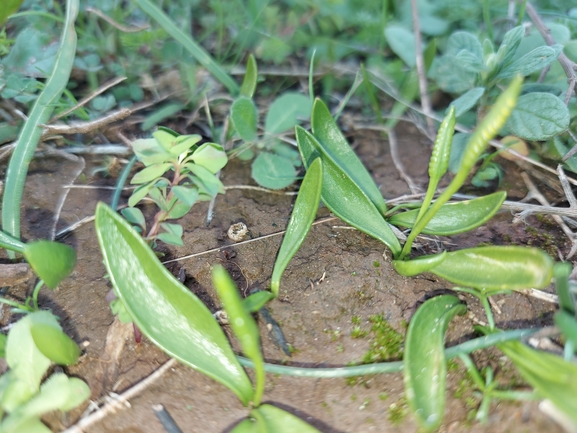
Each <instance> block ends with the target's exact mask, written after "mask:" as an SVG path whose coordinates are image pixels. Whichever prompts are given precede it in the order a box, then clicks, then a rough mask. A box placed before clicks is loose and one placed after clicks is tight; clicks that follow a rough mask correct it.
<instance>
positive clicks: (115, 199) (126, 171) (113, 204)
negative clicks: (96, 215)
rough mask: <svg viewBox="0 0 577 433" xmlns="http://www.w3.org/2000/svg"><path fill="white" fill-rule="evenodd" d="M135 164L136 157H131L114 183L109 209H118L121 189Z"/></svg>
mask: <svg viewBox="0 0 577 433" xmlns="http://www.w3.org/2000/svg"><path fill="white" fill-rule="evenodd" d="M135 162H136V155H133V156H132V158H130V159H129V160H128V164H126V166H125V167H124V170H122V174H121V175H120V177H119V178H118V181H117V182H116V189H115V190H114V194H113V195H112V200H111V201H110V207H111V208H112V209H114V210H116V208H117V207H118V201H119V200H120V194H121V193H122V188H124V185H125V184H126V179H128V175H129V174H130V170H132V167H134V163H135Z"/></svg>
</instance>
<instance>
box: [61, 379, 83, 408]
mask: <svg viewBox="0 0 577 433" xmlns="http://www.w3.org/2000/svg"><path fill="white" fill-rule="evenodd" d="M88 397H90V388H89V387H88V385H87V384H86V383H85V382H84V381H83V380H80V379H78V378H76V377H69V378H68V399H67V400H66V402H65V403H64V404H62V405H60V408H59V409H60V410H61V411H63V412H67V411H69V410H71V409H74V408H75V407H76V406H79V405H80V404H82V403H83V402H84V401H85V400H86V399H87V398H88Z"/></svg>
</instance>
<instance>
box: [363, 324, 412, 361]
mask: <svg viewBox="0 0 577 433" xmlns="http://www.w3.org/2000/svg"><path fill="white" fill-rule="evenodd" d="M369 321H370V322H371V323H372V325H371V330H370V333H369V338H370V341H371V346H370V349H369V351H368V352H367V353H366V354H365V355H364V356H363V360H362V363H363V364H371V363H374V362H385V361H389V360H391V359H399V358H401V356H402V354H403V336H402V335H401V334H400V333H399V332H397V330H395V328H393V327H392V326H391V325H390V324H389V322H388V321H387V320H386V319H385V318H384V317H383V315H382V314H375V315H373V316H370V317H369Z"/></svg>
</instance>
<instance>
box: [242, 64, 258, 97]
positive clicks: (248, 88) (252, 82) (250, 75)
mask: <svg viewBox="0 0 577 433" xmlns="http://www.w3.org/2000/svg"><path fill="white" fill-rule="evenodd" d="M257 79H258V68H257V66H256V60H255V59H254V56H253V55H252V54H249V56H248V60H247V61H246V72H245V73H244V79H243V80H242V85H241V86H240V96H244V97H245V98H252V97H253V96H254V91H255V90H256V82H257Z"/></svg>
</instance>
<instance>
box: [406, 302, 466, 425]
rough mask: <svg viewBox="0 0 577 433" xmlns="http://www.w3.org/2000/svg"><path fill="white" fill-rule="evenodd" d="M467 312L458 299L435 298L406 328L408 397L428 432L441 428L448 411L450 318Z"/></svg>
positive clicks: (424, 305) (419, 311) (421, 307)
mask: <svg viewBox="0 0 577 433" xmlns="http://www.w3.org/2000/svg"><path fill="white" fill-rule="evenodd" d="M466 310H467V307H466V306H465V305H464V304H462V303H461V301H460V300H459V298H457V297H456V296H451V295H442V296H436V297H434V298H432V299H429V300H428V301H426V302H425V303H424V304H423V305H421V306H420V307H419V309H418V310H417V312H416V313H415V315H414V316H413V317H412V319H411V321H410V323H409V328H408V329H407V335H406V338H405V353H404V356H403V362H404V366H405V367H404V369H403V376H404V379H405V395H406V396H407V401H408V403H409V406H410V407H411V409H412V410H413V413H414V414H415V416H416V417H417V421H418V422H419V424H420V425H421V426H422V427H423V428H424V429H425V430H427V431H431V430H434V429H436V428H438V427H439V425H440V424H441V421H442V420H443V414H444V411H445V392H446V389H445V383H446V376H447V362H446V359H445V347H444V343H443V341H444V338H445V332H446V331H447V327H448V325H449V322H450V321H451V319H452V318H453V317H455V315H456V314H463V313H464V312H465V311H466Z"/></svg>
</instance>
